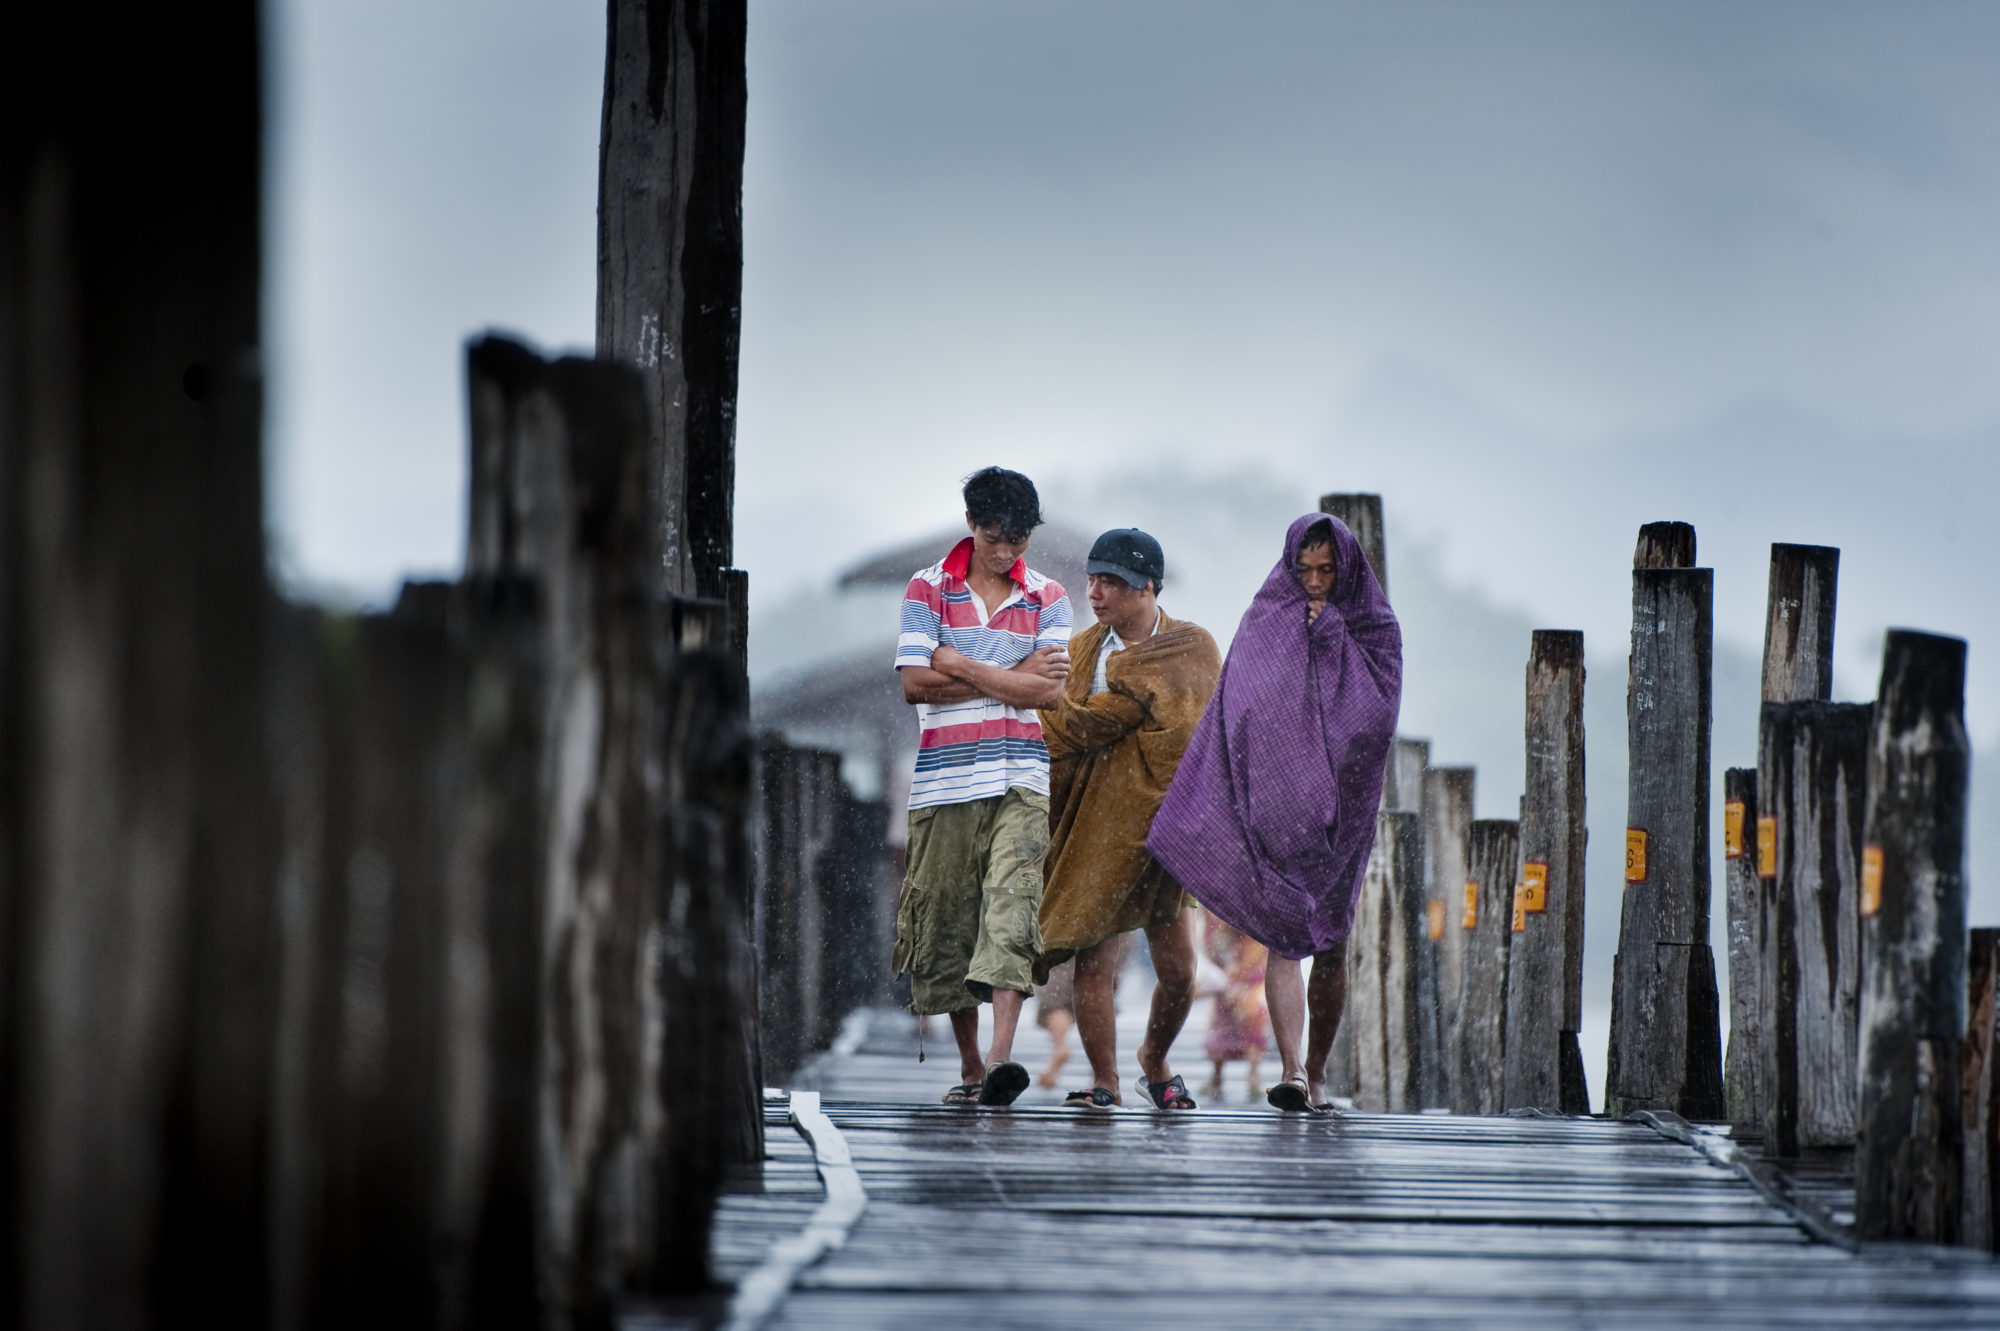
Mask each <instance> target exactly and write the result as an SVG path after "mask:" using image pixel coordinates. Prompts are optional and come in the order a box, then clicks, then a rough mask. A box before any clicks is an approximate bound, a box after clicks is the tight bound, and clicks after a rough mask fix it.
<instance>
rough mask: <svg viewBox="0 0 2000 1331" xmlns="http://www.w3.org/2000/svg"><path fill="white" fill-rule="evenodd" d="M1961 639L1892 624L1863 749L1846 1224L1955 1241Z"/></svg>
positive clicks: (1961, 962) (1966, 763) (1962, 808)
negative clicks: (1851, 1160) (1855, 1129)
mask: <svg viewBox="0 0 2000 1331" xmlns="http://www.w3.org/2000/svg"><path fill="white" fill-rule="evenodd" d="M1964 718H1965V643H1964V642H1963V641H1962V640H1960V639H1957V638H1944V637H1937V636H1933V635H1931V634H1926V633H1914V632H1910V631H1908V630H1904V629H1894V630H1891V631H1890V633H1889V635H1888V639H1887V641H1886V642H1885V643H1884V645H1883V650H1882V685H1881V691H1880V693H1879V694H1878V695H1877V697H1876V702H1875V715H1874V737H1873V742H1872V743H1871V745H1870V747H1869V753H1868V816H1867V824H1866V826H1867V832H1866V843H1865V845H1866V848H1865V850H1864V851H1863V860H1862V869H1861V914H1862V925H1861V930H1862V957H1863V966H1862V993H1861V1036H1860V1111H1859V1133H1858V1137H1857V1141H1856V1148H1855V1175H1856V1177H1855V1188H1854V1226H1855V1232H1856V1234H1858V1235H1859V1236H1861V1237H1863V1238H1907V1239H1920V1240H1924V1241H1927V1242H1932V1243H1952V1242H1955V1241H1956V1240H1957V1237H1958V1228H1959V1220H1960V1216H1959V1201H1960V1192H1961V1189H1962V1186H1963V1179H1962V1177H1961V1172H1960V1171H1961V1168H1962V1164H1963V1159H1964V1142H1963V1140H1962V1138H1961V1137H1960V1117H1961V1113H1962V1110H1961V1105H1960V1097H1961V1094H1962V1088H1961V1085H1960V1070H1959V1063H1960V1059H1961V1056H1962V1053H1963V1041H1964V1039H1965V995H1966V936H1965V934H1966V927H1965V911H1966V883H1965V820H1966V796H1967V789H1968V785H1967V783H1968V779H1969V775H1970V766H1971V757H1970V748H1969V746H1968V745H1967V743H1966V738H1965V719H1964Z"/></svg>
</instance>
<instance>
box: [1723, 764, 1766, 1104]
mask: <svg viewBox="0 0 2000 1331" xmlns="http://www.w3.org/2000/svg"><path fill="white" fill-rule="evenodd" d="M1722 800H1723V804H1722V838H1723V842H1722V855H1723V863H1722V872H1723V885H1724V904H1725V909H1726V911H1727V926H1728V930H1729V1048H1728V1051H1727V1053H1726V1054H1725V1056H1724V1058H1723V1064H1722V1089H1723V1098H1724V1100H1725V1101H1726V1102H1727V1108H1728V1111H1729V1121H1730V1122H1731V1123H1734V1124H1736V1125H1737V1126H1738V1127H1749V1126H1752V1125H1754V1126H1755V1127H1756V1128H1757V1130H1758V1131H1762V1130H1763V1124H1764V1104H1765V1100H1764V1094H1763V1069H1764V1054H1763V1051H1764V1039H1765V1036H1764V1021H1765V1014H1766V1013H1768V1012H1770V1010H1771V1006H1770V1002H1769V1000H1768V999H1767V997H1766V995H1765V993H1764V985H1763V980H1764V921H1763V900H1762V893H1763V880H1762V879H1760V878H1759V877H1758V876H1757V854H1758V851H1757V773H1756V771H1755V770H1754V769H1752V768H1745V767H1732V768H1730V769H1729V770H1728V771H1726V772H1724V773H1723V774H1722Z"/></svg>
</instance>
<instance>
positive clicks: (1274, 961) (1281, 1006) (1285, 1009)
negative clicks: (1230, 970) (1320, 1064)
mask: <svg viewBox="0 0 2000 1331" xmlns="http://www.w3.org/2000/svg"><path fill="white" fill-rule="evenodd" d="M1264 1006H1265V1007H1267V1008H1269V1009H1270V1010H1271V1042H1272V1043H1273V1044H1275V1045H1277V1046H1278V1063H1279V1068H1278V1076H1279V1078H1280V1079H1282V1080H1284V1081H1299V1082H1305V1081H1306V1065H1305V1063H1304V1062H1303V1061H1302V1060H1301V1059H1300V1058H1299V1037H1300V1036H1301V1035H1303V1034H1304V1033H1305V1026H1306V981H1305V976H1303V975H1301V974H1300V973H1299V963H1298V962H1296V961H1292V960H1290V959H1288V958H1285V957H1280V956H1277V955H1275V954H1273V955H1272V957H1271V959H1270V960H1269V961H1267V962H1266V963H1265V964H1264ZM1310 1084H1311V1083H1310V1082H1307V1085H1310Z"/></svg>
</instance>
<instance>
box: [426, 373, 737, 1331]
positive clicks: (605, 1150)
mask: <svg viewBox="0 0 2000 1331" xmlns="http://www.w3.org/2000/svg"><path fill="white" fill-rule="evenodd" d="M469 379H470V388H471V404H472V449H473V457H472V466H471V474H472V477H473V482H474V493H473V498H472V512H471V515H470V520H469V522H468V544H467V555H466V569H467V574H468V576H470V577H474V578H478V577H519V578H523V579H527V580H532V581H534V582H537V583H538V584H539V585H540V587H541V590H542V595H543V597H544V604H545V607H546V612H547V613H546V618H545V621H544V626H545V630H546V633H547V635H548V636H547V639H546V643H547V652H548V657H547V660H548V703H547V706H548V716H549V718H550V736H549V752H550V758H551V767H550V778H549V789H548V796H547V800H546V812H545V818H546V819H547V824H546V832H545V838H546V839H545V845H546V847H547V859H546V861H545V868H544V883H543V893H544V898H543V912H544V913H543V921H544V930H545V932H544V936H543V943H544V948H545V950H544V953H543V958H542V962H541V967H542V1004H543V1008H542V1018H541V1021H542V1033H543V1038H544V1049H543V1057H542V1077H541V1101H540V1107H539V1110H538V1113H539V1115H540V1119H541V1122H542V1123H543V1125H544V1131H543V1135H542V1141H543V1151H542V1163H541V1169H542V1178H543V1186H542V1188H541V1197H542V1206H543V1209H542V1212H541V1214H540V1215H539V1216H538V1220H537V1223H538V1229H539V1232H540V1234H541V1242H542V1249H541V1251H542V1266H543V1273H542V1278H541V1287H542V1289H543V1290H544V1291H546V1293H547V1297H548V1298H550V1299H551V1300H553V1305H554V1309H555V1310H557V1312H556V1315H567V1316H572V1317H577V1318H584V1319H589V1318H594V1317H598V1316H601V1315H603V1311H602V1310H603V1309H604V1307H605V1306H606V1300H607V1299H608V1298H609V1297H610V1293H611V1292H612V1291H615V1290H617V1289H620V1288H639V1289H648V1290H657V1289H659V1288H661V1285H662V1281H663V1280H665V1279H666V1278H667V1277H666V1276H665V1275H664V1274H663V1273H662V1272H661V1271H660V1270H659V1268H658V1266H657V1257H658V1248H657V1243H656V1233H657V1220H656V1217H655V1216H654V1214H653V1212H652V1201H653V1199H654V1198H655V1196H656V1195H657V1193H658V1191H659V1189H660V1188H661V1187H663V1186H666V1185H665V1184H663V1183H662V1182H661V1180H660V1178H659V1171H661V1170H672V1169H674V1168H676V1167H678V1165H679V1164H681V1163H682V1162H677V1161H675V1160H674V1159H673V1158H672V1157H671V1156H670V1155H669V1154H668V1153H666V1152H665V1151H663V1150H662V1149H661V1146H660V1141H659V1129H658V1125H659V1123H660V1117H661V1116H660V1109H659V1103H658V1088H659V1067H660V1060H661V1058H662V1056H663V1050H662V1049H661V1047H660V1045H659V1044H658V1042H657V1041H656V1039H654V1038H653V1035H652V1033H653V1032H655V1031H658V1030H660V1029H662V1023H663V1021H664V1018H663V1015H662V1012H661V1003H662V991H661V988H660V982H659V980H658V979H657V978H656V975H655V972H654V970H653V965H654V958H655V956H656V955H657V954H658V952H659V950H660V949H661V948H662V947H663V946H664V942H663V939H662V937H661V921H660V916H659V910H660V905H661V900H660V898H661V884H662V882H663V881H664V876H665V875H666V874H667V872H668V866H667V864H666V862H665V858H664V856H665V848H664V845H663V841H664V838H663V824H662V820H661V800H662V799H663V794H662V790H661V782H662V776H663V772H664V758H663V755H662V753H661V746H662V743H663V737H664V735H665V733H666V731H665V726H664V723H663V722H662V719H661V710H660V709H661V706H662V687H661V681H662V679H663V678H664V677H665V672H666V671H667V669H668V668H669V662H670V661H671V659H672V644H671V643H670V642H669V641H668V635H667V628H666V616H665V612H664V610H663V607H662V605H661V602H660V600H659V593H658V583H659V577H658V570H657V568H655V567H654V566H652V565H651V563H650V561H649V558H648V554H647V552H648V550H649V548H650V545H649V542H650V539H651V531H652V528H653V525H654V519H653V515H652V513H651V510H650V507H649V504H650V499H649V491H648V488H647V486H646V484H645V478H646V467H647V465H648V456H649V455H648V451H647V449H648V444H647V414H646V410H647V409H646V399H645V395H644V384H643V382H642V380H641V377H640V375H639V374H638V373H637V372H636V371H634V370H632V369H630V368H629V367H626V366H622V365H614V364H609V363H605V362H600V361H586V360H577V359H565V360H559V361H553V362H545V361H543V360H542V359H541V358H540V357H539V356H537V355H535V354H534V353H533V352H530V351H528V350H527V349H526V348H524V347H521V346H519V345H517V344H514V343H510V342H507V341H505V340H503V339H499V338H486V339H482V340H480V341H478V342H475V343H474V344H473V345H472V347H471V348H470V351H469ZM710 1203H711V1204H712V1197H711V1198H710ZM690 1204H692V1202H691V1203H690Z"/></svg>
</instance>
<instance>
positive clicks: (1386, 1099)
mask: <svg viewBox="0 0 2000 1331" xmlns="http://www.w3.org/2000/svg"><path fill="white" fill-rule="evenodd" d="M1394 875H1395V832H1394V827H1393V825H1392V824H1391V823H1390V822H1389V815H1388V812H1387V811H1386V810H1383V811H1380V812H1378V813H1377V814H1376V821H1375V842H1374V845H1373V846H1371V847H1370V848H1369V852H1368V868H1367V871H1366V872H1365V873H1364V874H1363V876H1362V879H1361V895H1360V896H1359V897H1358V898H1356V900H1355V903H1354V926H1353V929H1352V930H1351V931H1350V932H1349V933H1348V936H1347V1013H1346V1016H1345V1018H1344V1019H1343V1020H1342V1022H1341V1027H1342V1029H1343V1030H1345V1031H1347V1032H1348V1033H1349V1035H1350V1038H1351V1039H1352V1042H1353V1051H1354V1052H1353V1084H1352V1088H1351V1089H1350V1091H1349V1094H1351V1095H1352V1096H1353V1097H1354V1104H1355V1107H1356V1108H1357V1109H1361V1110H1364V1111H1367V1112H1369V1113H1377V1114H1379V1113H1387V1112H1389V1110H1390V1109H1391V1108H1392V1107H1400V1106H1399V1104H1398V1102H1397V1101H1396V1100H1395V1099H1394V1097H1393V1095H1392V1092H1391V1090H1390V1073H1389V1067H1390V1064H1389V1045H1388V1022H1389V1013H1390V1010H1391V1004H1390V991H1389V989H1388V987H1387V982H1386V975H1387V973H1388V971H1389V954H1390V939H1391V937H1392V929H1391V922H1392V921H1393V920H1394V919H1395V918H1396V915H1395V910H1394V892H1395V888H1394Z"/></svg>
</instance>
